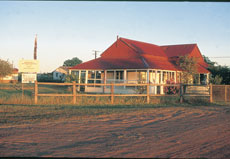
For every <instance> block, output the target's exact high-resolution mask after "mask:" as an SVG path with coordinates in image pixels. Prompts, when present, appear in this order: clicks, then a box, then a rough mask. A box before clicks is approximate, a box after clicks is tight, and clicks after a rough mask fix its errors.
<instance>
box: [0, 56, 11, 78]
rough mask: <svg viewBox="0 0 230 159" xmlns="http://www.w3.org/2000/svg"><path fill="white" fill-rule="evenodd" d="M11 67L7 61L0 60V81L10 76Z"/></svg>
mask: <svg viewBox="0 0 230 159" xmlns="http://www.w3.org/2000/svg"><path fill="white" fill-rule="evenodd" d="M12 72H13V66H12V64H10V63H9V62H8V61H5V60H2V59H0V79H2V78H3V77H5V76H7V75H10V74H12Z"/></svg>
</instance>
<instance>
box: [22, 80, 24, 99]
mask: <svg viewBox="0 0 230 159" xmlns="http://www.w3.org/2000/svg"><path fill="white" fill-rule="evenodd" d="M23 97H24V88H23V83H22V100H23Z"/></svg>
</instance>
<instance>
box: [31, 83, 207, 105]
mask: <svg viewBox="0 0 230 159" xmlns="http://www.w3.org/2000/svg"><path fill="white" fill-rule="evenodd" d="M38 85H59V86H72V93H70V94H44V93H38V92H39V91H38ZM80 86H102V87H107V86H109V87H110V93H107V94H105V93H98V94H86V93H84V94H81V93H76V90H77V89H76V88H79V87H80ZM116 86H124V87H126V86H135V87H146V92H145V93H142V94H119V93H114V89H115V87H116ZM154 86H155V87H157V86H160V87H172V86H176V87H178V88H180V89H179V90H180V91H179V93H177V94H171V95H168V94H150V87H154ZM187 86H200V85H182V84H150V83H149V84H147V83H145V84H130V83H107V84H102V83H97V84H95V83H93V84H85V83H76V82H73V83H45V82H35V104H37V101H38V97H39V96H40V97H45V96H52V97H59V96H62V97H73V104H76V97H81V96H92V97H106V96H107V97H110V98H111V104H113V103H114V97H119V96H120V97H121V96H122V97H146V103H148V104H149V103H150V97H153V96H158V97H159V96H175V97H180V102H183V98H184V96H210V102H212V97H211V94H212V93H210V92H208V94H186V92H185V91H184V90H185V88H186V87H187ZM211 87H212V86H209V88H211Z"/></svg>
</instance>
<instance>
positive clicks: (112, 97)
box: [110, 83, 114, 104]
mask: <svg viewBox="0 0 230 159" xmlns="http://www.w3.org/2000/svg"><path fill="white" fill-rule="evenodd" d="M110 92H111V104H113V103H114V102H113V101H114V83H111V90H110Z"/></svg>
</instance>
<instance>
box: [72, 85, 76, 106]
mask: <svg viewBox="0 0 230 159" xmlns="http://www.w3.org/2000/svg"><path fill="white" fill-rule="evenodd" d="M73 104H76V82H75V81H73Z"/></svg>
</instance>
